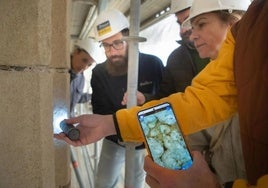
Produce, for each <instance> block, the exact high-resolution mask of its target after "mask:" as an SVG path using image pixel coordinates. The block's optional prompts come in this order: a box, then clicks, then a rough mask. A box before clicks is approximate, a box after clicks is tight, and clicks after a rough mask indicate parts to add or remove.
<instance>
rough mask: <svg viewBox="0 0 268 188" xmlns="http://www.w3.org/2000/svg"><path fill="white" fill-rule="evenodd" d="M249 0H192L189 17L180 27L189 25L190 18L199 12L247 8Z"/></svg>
mask: <svg viewBox="0 0 268 188" xmlns="http://www.w3.org/2000/svg"><path fill="white" fill-rule="evenodd" d="M250 3H251V1H250V0H194V1H193V4H192V7H191V9H190V15H189V17H188V18H187V19H186V20H185V21H184V22H183V23H182V27H191V23H190V20H191V19H192V18H194V17H196V16H198V15H200V14H204V13H208V12H212V11H217V10H229V11H230V12H231V11H233V10H242V11H243V10H244V11H246V10H247V9H248V6H249V5H250Z"/></svg>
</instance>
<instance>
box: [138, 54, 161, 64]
mask: <svg viewBox="0 0 268 188" xmlns="http://www.w3.org/2000/svg"><path fill="white" fill-rule="evenodd" d="M139 58H140V60H141V61H143V60H145V61H146V62H160V63H162V60H161V59H160V58H159V57H157V56H156V55H153V54H146V53H141V52H140V53H139Z"/></svg>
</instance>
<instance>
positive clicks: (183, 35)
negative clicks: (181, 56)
mask: <svg viewBox="0 0 268 188" xmlns="http://www.w3.org/2000/svg"><path fill="white" fill-rule="evenodd" d="M191 33H192V31H191V30H188V31H186V32H184V33H181V40H182V41H183V43H184V44H186V45H187V46H188V47H190V48H195V46H194V42H193V41H191V40H190V35H191Z"/></svg>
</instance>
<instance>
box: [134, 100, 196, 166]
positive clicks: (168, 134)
mask: <svg viewBox="0 0 268 188" xmlns="http://www.w3.org/2000/svg"><path fill="white" fill-rule="evenodd" d="M138 120H139V122H140V125H141V128H142V131H143V134H144V137H145V141H146V147H147V150H148V152H149V154H150V155H151V157H152V158H153V160H154V162H156V163H157V164H159V165H160V166H163V167H166V168H169V169H174V170H183V169H188V168H189V167H190V166H191V165H192V156H191V154H190V152H189V149H188V147H187V144H186V142H185V139H184V137H183V134H182V132H181V130H180V128H179V124H178V122H177V120H176V117H175V114H174V112H173V110H172V107H171V105H170V104H169V103H163V104H160V105H157V106H154V107H151V108H149V109H145V110H142V111H140V112H138Z"/></svg>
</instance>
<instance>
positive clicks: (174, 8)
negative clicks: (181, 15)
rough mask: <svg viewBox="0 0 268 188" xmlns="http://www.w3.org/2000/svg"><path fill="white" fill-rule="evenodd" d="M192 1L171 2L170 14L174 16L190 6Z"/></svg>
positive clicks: (172, 0)
mask: <svg viewBox="0 0 268 188" xmlns="http://www.w3.org/2000/svg"><path fill="white" fill-rule="evenodd" d="M192 3H193V0H171V8H170V9H171V10H170V13H171V14H175V13H177V12H180V11H182V10H184V9H187V8H190V7H191V6H192Z"/></svg>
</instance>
